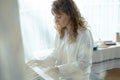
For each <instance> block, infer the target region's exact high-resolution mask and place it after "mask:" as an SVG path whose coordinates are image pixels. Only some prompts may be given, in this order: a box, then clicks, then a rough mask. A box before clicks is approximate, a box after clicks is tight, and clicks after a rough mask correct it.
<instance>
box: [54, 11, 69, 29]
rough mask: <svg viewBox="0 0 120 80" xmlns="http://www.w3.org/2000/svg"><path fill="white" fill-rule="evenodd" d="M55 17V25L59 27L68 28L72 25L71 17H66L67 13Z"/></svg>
mask: <svg viewBox="0 0 120 80" xmlns="http://www.w3.org/2000/svg"><path fill="white" fill-rule="evenodd" d="M54 17H55V23H56V24H57V25H59V26H61V27H62V28H63V27H66V26H68V25H69V24H70V17H69V16H68V15H66V14H65V13H62V12H61V13H60V14H54Z"/></svg>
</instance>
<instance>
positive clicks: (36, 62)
mask: <svg viewBox="0 0 120 80" xmlns="http://www.w3.org/2000/svg"><path fill="white" fill-rule="evenodd" d="M42 63H43V60H30V61H28V62H27V65H28V66H30V67H35V66H40V65H41V64H42Z"/></svg>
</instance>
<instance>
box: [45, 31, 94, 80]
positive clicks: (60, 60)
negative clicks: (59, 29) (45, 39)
mask: <svg viewBox="0 0 120 80" xmlns="http://www.w3.org/2000/svg"><path fill="white" fill-rule="evenodd" d="M68 39H69V34H68V33H67V31H65V35H64V37H63V39H60V38H59V35H57V36H56V40H55V50H54V51H53V53H52V54H51V55H50V56H48V57H47V58H46V59H45V60H44V66H49V67H52V66H57V67H58V68H59V71H60V73H59V74H58V77H59V79H55V80H89V73H90V72H91V65H92V52H93V39H92V35H91V32H90V30H89V29H79V30H78V36H77V39H76V41H75V42H73V43H69V41H68Z"/></svg>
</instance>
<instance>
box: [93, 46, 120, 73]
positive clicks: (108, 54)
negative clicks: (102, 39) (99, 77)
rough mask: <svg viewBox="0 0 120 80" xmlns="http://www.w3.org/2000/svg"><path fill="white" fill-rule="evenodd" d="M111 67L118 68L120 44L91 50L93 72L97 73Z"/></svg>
mask: <svg viewBox="0 0 120 80" xmlns="http://www.w3.org/2000/svg"><path fill="white" fill-rule="evenodd" d="M112 68H120V44H118V45H115V46H110V47H108V48H102V49H98V50H97V51H94V52H93V65H92V71H93V72H95V73H99V72H102V71H105V70H109V69H112Z"/></svg>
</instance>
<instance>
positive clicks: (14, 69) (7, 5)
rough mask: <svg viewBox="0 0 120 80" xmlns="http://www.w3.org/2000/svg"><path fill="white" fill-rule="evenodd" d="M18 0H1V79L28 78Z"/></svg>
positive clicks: (23, 79) (19, 79)
mask: <svg viewBox="0 0 120 80" xmlns="http://www.w3.org/2000/svg"><path fill="white" fill-rule="evenodd" d="M23 53H24V51H23V45H22V38H21V31H20V25H19V12H18V4H17V0H0V80H26V79H25V75H24V67H25V66H24V54H23Z"/></svg>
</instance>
